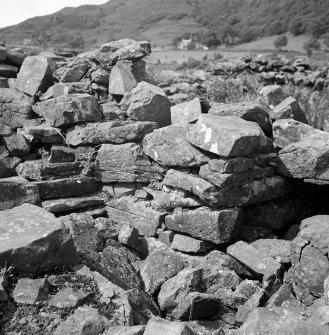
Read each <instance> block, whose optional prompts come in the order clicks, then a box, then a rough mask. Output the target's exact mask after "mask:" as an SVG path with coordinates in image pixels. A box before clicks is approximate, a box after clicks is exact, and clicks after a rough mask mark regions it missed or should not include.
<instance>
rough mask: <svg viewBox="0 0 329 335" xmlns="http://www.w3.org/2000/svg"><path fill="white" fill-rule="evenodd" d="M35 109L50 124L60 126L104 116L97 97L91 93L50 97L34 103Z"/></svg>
mask: <svg viewBox="0 0 329 335" xmlns="http://www.w3.org/2000/svg"><path fill="white" fill-rule="evenodd" d="M33 110H34V111H35V112H36V113H37V114H39V115H40V116H42V117H44V118H45V119H46V121H47V123H48V124H49V125H50V126H52V127H59V128H67V127H70V126H73V125H74V124H76V123H78V122H88V121H100V120H101V119H102V118H103V115H102V112H101V111H100V108H99V106H98V103H97V99H96V97H94V96H91V95H89V94H70V95H63V96H60V97H58V98H54V99H48V100H45V101H41V102H39V103H37V104H36V105H34V106H33Z"/></svg>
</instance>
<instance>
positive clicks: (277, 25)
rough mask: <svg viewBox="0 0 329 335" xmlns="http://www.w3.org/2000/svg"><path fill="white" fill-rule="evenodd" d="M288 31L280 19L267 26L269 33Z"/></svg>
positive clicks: (278, 33)
mask: <svg viewBox="0 0 329 335" xmlns="http://www.w3.org/2000/svg"><path fill="white" fill-rule="evenodd" d="M285 31H286V29H285V27H284V26H283V24H282V22H281V21H279V20H276V21H273V22H272V23H271V24H270V25H269V26H268V28H267V34H268V35H280V34H283V33H284V32H285Z"/></svg>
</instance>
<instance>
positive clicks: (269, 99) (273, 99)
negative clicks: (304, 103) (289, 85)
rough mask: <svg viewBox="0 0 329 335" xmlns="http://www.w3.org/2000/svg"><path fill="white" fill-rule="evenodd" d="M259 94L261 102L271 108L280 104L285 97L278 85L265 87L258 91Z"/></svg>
mask: <svg viewBox="0 0 329 335" xmlns="http://www.w3.org/2000/svg"><path fill="white" fill-rule="evenodd" d="M259 94H260V95H261V101H263V102H264V103H265V104H266V105H268V106H270V107H271V108H273V107H274V106H276V105H278V104H279V103H281V102H282V101H283V100H284V99H285V98H286V97H287V96H286V95H285V93H284V92H283V89H282V87H281V86H279V85H268V86H265V87H263V88H262V89H261V90H260V91H259Z"/></svg>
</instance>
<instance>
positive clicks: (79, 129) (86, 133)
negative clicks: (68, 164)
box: [66, 121, 158, 146]
mask: <svg viewBox="0 0 329 335" xmlns="http://www.w3.org/2000/svg"><path fill="white" fill-rule="evenodd" d="M156 128H158V125H157V123H156V122H148V121H138V122H132V121H109V122H95V123H86V124H83V125H77V126H75V127H73V128H69V129H68V130H67V132H66V140H67V142H68V143H69V144H70V145H73V146H78V145H86V144H96V145H98V144H103V143H117V144H121V143H126V142H140V141H141V140H142V139H143V137H144V136H145V135H147V134H149V133H152V132H153V130H154V129H156Z"/></svg>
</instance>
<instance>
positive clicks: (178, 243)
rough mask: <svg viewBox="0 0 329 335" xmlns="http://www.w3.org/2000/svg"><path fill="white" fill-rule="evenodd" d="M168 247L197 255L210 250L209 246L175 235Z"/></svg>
mask: <svg viewBox="0 0 329 335" xmlns="http://www.w3.org/2000/svg"><path fill="white" fill-rule="evenodd" d="M170 247H171V249H174V250H178V251H181V252H187V253H192V254H197V253H203V252H205V251H207V250H208V249H210V248H211V245H209V243H208V244H207V242H205V241H202V240H197V239H195V238H193V237H190V236H185V235H180V234H175V235H174V238H173V241H172V243H171V246H170Z"/></svg>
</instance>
